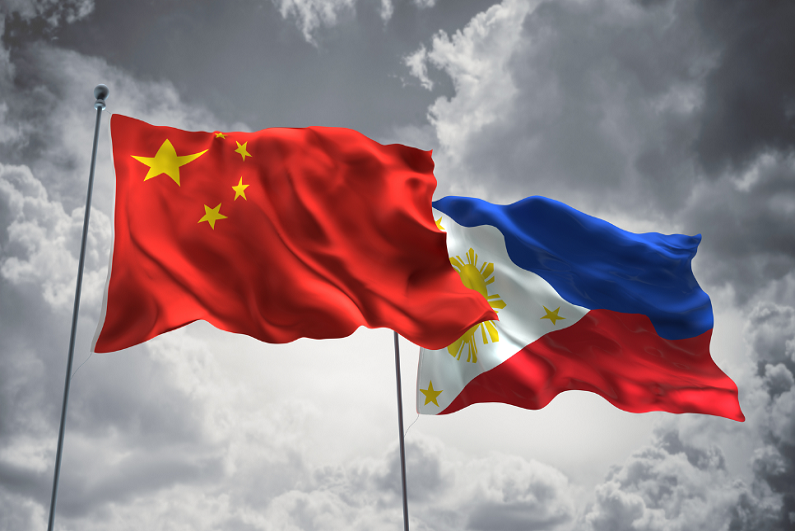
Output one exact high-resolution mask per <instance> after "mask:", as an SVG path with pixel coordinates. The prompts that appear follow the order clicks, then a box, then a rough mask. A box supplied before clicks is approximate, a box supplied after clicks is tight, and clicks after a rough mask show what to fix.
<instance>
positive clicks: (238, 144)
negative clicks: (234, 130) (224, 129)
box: [235, 140, 251, 160]
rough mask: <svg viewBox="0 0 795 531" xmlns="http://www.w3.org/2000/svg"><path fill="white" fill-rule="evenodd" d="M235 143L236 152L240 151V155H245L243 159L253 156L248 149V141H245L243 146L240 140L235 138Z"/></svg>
mask: <svg viewBox="0 0 795 531" xmlns="http://www.w3.org/2000/svg"><path fill="white" fill-rule="evenodd" d="M235 144H237V149H236V150H235V153H240V156H241V157H243V160H246V157H250V156H251V154H250V153H249V152H248V151H246V146H247V145H248V142H243V145H242V146H241V145H240V142H238V141H237V140H235Z"/></svg>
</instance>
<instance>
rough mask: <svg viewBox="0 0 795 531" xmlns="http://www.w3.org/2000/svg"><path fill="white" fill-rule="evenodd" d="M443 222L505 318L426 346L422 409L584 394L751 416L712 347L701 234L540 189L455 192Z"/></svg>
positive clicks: (452, 248)
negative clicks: (585, 208) (610, 213)
mask: <svg viewBox="0 0 795 531" xmlns="http://www.w3.org/2000/svg"><path fill="white" fill-rule="evenodd" d="M434 218H435V219H436V221H437V224H438V225H439V226H440V227H441V228H443V230H445V231H446V233H447V246H448V252H449V254H450V260H451V262H452V264H453V266H454V267H455V268H456V270H457V271H458V272H459V274H460V275H461V278H462V281H463V282H464V284H466V285H467V286H469V287H471V288H473V289H475V290H477V291H479V292H480V293H481V295H483V296H484V297H485V298H486V300H487V301H488V302H489V303H490V305H491V306H492V307H493V308H494V309H495V310H496V311H497V312H498V315H499V318H500V320H499V321H486V322H483V323H479V324H477V325H475V326H473V327H472V328H470V329H469V330H468V331H467V333H466V334H464V335H463V336H462V337H461V338H459V339H457V340H456V341H455V342H453V343H452V344H451V345H449V346H448V347H446V348H443V349H437V350H432V349H425V348H423V349H421V352H420V362H419V370H418V376H417V410H418V412H420V413H424V414H446V413H452V412H454V411H458V410H460V409H462V408H464V407H467V406H469V405H471V404H474V403H479V402H502V403H507V404H511V405H514V406H518V407H522V408H526V409H540V408H542V407H544V406H546V405H547V404H548V403H549V402H550V401H551V400H552V399H553V398H554V397H555V396H557V395H558V394H559V393H561V392H563V391H566V390H583V391H591V392H594V393H597V394H599V395H600V396H602V397H603V398H605V399H606V400H608V401H609V402H610V403H612V404H613V405H615V406H616V407H618V408H620V409H623V410H625V411H630V412H645V411H668V412H672V413H687V412H692V413H705V414H711V415H718V416H723V417H726V418H729V419H734V420H737V421H743V420H744V416H743V414H742V411H741V410H740V405H739V401H738V392H737V386H736V385H735V384H734V382H733V381H732V380H731V379H730V378H729V377H728V376H726V374H724V373H723V371H721V370H720V368H718V366H717V365H716V364H715V362H714V361H713V360H712V358H711V356H710V352H709V346H710V338H711V334H712V328H713V316H712V305H711V302H710V300H709V297H708V296H707V294H706V293H704V291H703V290H702V289H701V288H700V287H699V285H698V283H697V282H696V279H695V277H694V276H693V273H692V270H691V261H692V259H693V258H694V256H695V254H696V251H697V248H698V244H699V242H700V241H701V237H700V236H684V235H679V234H674V235H663V234H658V233H646V234H634V233H630V232H627V231H624V230H622V229H619V228H618V227H615V226H614V225H611V224H610V223H608V222H606V221H603V220H601V219H598V218H595V217H592V216H588V215H586V214H583V213H582V212H579V211H577V210H575V209H573V208H571V207H569V206H567V205H564V204H563V203H560V202H557V201H553V200H550V199H546V198H543V197H530V198H527V199H524V200H522V201H519V202H517V203H514V204H511V205H494V204H491V203H488V202H485V201H481V200H478V199H470V198H463V197H446V198H443V199H441V200H439V201H436V202H435V203H434Z"/></svg>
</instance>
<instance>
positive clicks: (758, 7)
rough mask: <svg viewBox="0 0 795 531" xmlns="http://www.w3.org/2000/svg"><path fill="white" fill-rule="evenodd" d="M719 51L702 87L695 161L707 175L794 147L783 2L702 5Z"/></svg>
mask: <svg viewBox="0 0 795 531" xmlns="http://www.w3.org/2000/svg"><path fill="white" fill-rule="evenodd" d="M698 14H699V17H700V19H701V20H703V21H705V22H706V24H705V30H706V33H707V35H708V36H709V38H710V40H712V41H713V42H715V43H716V45H717V46H718V47H719V48H720V51H721V60H720V62H719V64H718V65H717V66H716V68H714V69H713V70H711V71H710V73H709V75H708V77H707V79H706V83H705V99H704V107H703V111H702V118H701V129H700V131H699V135H698V138H697V140H696V143H695V148H696V150H697V152H698V155H699V160H700V161H701V163H702V164H703V165H704V167H705V168H706V169H707V171H708V172H709V173H710V174H712V175H720V173H721V171H722V170H724V169H725V168H726V167H727V166H728V167H732V168H736V169H742V168H744V167H746V166H747V165H748V164H749V163H753V161H754V160H755V159H756V158H757V157H758V156H759V155H761V154H763V153H765V152H767V151H770V150H776V151H781V152H784V153H790V154H791V153H792V150H793V147H795V72H793V69H792V64H793V63H795V34H793V32H792V31H791V28H792V25H793V23H795V6H793V5H792V4H791V3H787V2H772V3H769V2H753V3H748V2H742V1H737V0H733V1H730V2H719V1H715V0H705V1H702V2H700V9H699V13H698Z"/></svg>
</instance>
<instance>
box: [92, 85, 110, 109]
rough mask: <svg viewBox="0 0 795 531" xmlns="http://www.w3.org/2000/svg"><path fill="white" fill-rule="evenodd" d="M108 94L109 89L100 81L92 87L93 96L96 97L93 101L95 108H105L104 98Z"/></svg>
mask: <svg viewBox="0 0 795 531" xmlns="http://www.w3.org/2000/svg"><path fill="white" fill-rule="evenodd" d="M108 94H110V89H109V88H108V87H107V86H105V85H103V84H102V83H100V84H99V85H97V86H96V87H94V97H95V98H96V99H97V101H96V102H94V108H95V109H104V108H105V100H106V99H107V98H108Z"/></svg>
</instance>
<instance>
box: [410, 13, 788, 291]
mask: <svg viewBox="0 0 795 531" xmlns="http://www.w3.org/2000/svg"><path fill="white" fill-rule="evenodd" d="M765 5H766V4H764V3H755V4H754V5H753V7H751V6H749V5H745V4H743V5H742V6H740V4H733V7H732V9H728V10H724V9H723V8H720V13H717V11H716V10H718V9H719V8H717V7H716V6H717V4H716V3H714V2H709V1H702V2H683V1H675V0H671V1H668V2H653V3H651V2H630V1H619V2H600V1H589V2H579V1H573V0H572V1H567V0H564V1H556V2H540V3H539V2H531V1H529V0H505V1H503V2H502V3H500V4H497V5H495V6H492V7H491V8H489V9H488V10H487V11H484V12H483V13H481V14H479V15H478V16H476V17H474V18H473V19H472V20H471V21H470V22H469V23H468V24H467V26H466V27H465V28H464V29H463V30H461V31H459V32H457V33H455V34H454V35H452V36H448V35H446V34H445V33H443V32H440V33H437V34H436V35H435V36H434V37H433V38H432V39H431V42H430V45H429V46H426V45H425V43H423V44H422V45H421V46H420V47H419V48H417V49H416V50H415V52H413V53H411V54H409V55H408V56H406V57H405V58H404V64H405V65H406V67H407V68H408V70H409V73H410V74H411V75H412V76H413V77H414V78H415V79H417V80H418V81H419V83H420V85H421V86H422V87H424V88H425V89H427V90H433V89H434V84H433V83H432V82H431V78H432V77H433V76H431V70H432V69H436V70H438V71H440V72H442V73H444V74H446V75H447V76H449V78H450V79H451V81H452V83H453V86H454V89H455V93H454V95H453V96H452V97H449V98H448V97H444V96H442V97H439V98H438V99H437V100H436V101H435V102H434V103H433V104H432V105H431V106H430V107H429V109H428V120H429V123H430V125H431V127H432V128H433V130H434V133H435V136H436V138H437V142H438V145H439V148H438V149H436V150H435V151H434V158H435V160H436V163H437V167H436V168H437V169H436V174H437V177H438V178H439V181H440V185H439V195H447V194H449V193H456V194H464V195H475V196H478V197H482V198H484V199H488V200H492V201H495V202H512V201H516V200H518V199H520V198H522V197H526V196H529V195H545V196H548V197H553V198H555V199H559V200H562V201H564V202H566V203H569V204H571V205H572V206H574V207H575V208H579V209H581V210H584V211H586V212H588V213H590V214H593V215H597V216H601V217H604V218H606V219H608V220H610V221H614V222H616V223H618V224H620V225H622V226H623V227H624V228H627V229H629V230H640V231H646V230H650V229H651V230H658V231H661V232H668V233H670V232H684V233H688V234H696V233H701V234H703V236H704V243H703V244H702V249H701V256H704V259H706V260H708V261H709V262H710V263H712V264H713V267H711V268H707V269H708V270H707V272H706V276H705V277H704V278H703V281H704V282H706V283H707V284H708V285H709V284H712V285H727V284H731V285H733V286H734V288H735V294H736V296H737V298H738V301H739V302H741V303H745V302H748V301H749V300H750V299H751V298H752V296H753V295H754V294H755V293H758V292H759V290H761V289H765V287H766V286H769V285H771V283H773V282H789V281H787V280H786V278H787V276H788V275H790V274H791V271H792V270H793V267H794V266H795V252H794V251H793V249H795V241H793V233H792V231H791V230H789V227H791V226H792V225H793V224H794V223H795V207H794V206H793V205H795V180H793V179H792V176H793V175H794V174H795V162H793V161H795V158H793V153H794V152H795V143H793V142H792V141H791V140H792V139H790V137H789V136H788V135H789V133H786V131H791V130H792V128H791V127H790V126H789V125H787V124H789V123H790V122H788V121H787V120H789V118H787V116H789V114H787V113H788V112H789V111H787V109H789V107H787V105H789V103H786V102H789V101H790V100H792V101H795V99H793V97H791V94H795V78H793V77H792V76H791V75H790V74H788V73H784V72H785V71H786V72H790V71H791V70H792V69H787V68H785V67H784V66H783V64H784V62H786V61H787V58H789V55H790V54H791V53H792V52H791V50H795V46H786V45H785V44H786V43H788V42H789V40H791V39H792V37H791V35H790V33H791V32H786V31H785V30H784V29H783V22H782V23H779V22H776V23H775V24H772V25H765V24H756V22H760V21H769V20H772V19H773V18H774V17H780V18H781V20H788V21H790V22H795V15H793V13H792V12H793V10H792V9H790V7H789V6H784V4H781V5H780V6H778V4H777V6H778V7H776V8H770V9H767V8H766V7H765ZM743 14H748V18H743ZM728 28H734V29H732V30H731V31H732V33H728V32H729V31H730V30H728ZM743 28H745V29H743ZM760 28H767V29H765V30H764V31H766V32H767V31H770V32H771V33H770V34H769V35H768V37H766V41H765V42H769V43H771V44H770V46H771V47H774V48H775V49H776V51H775V52H774V51H772V49H771V50H768V52H767V53H770V54H771V55H772V57H773V62H772V63H767V62H766V61H764V60H762V59H761V57H760V56H758V55H757V51H756V49H755V48H754V47H752V46H750V45H747V46H746V44H748V43H749V42H750V39H751V36H755V37H754V39H755V38H756V37H759V36H758V35H757V32H758V31H762V30H761V29H760ZM735 30H736V31H735ZM759 38H761V37H759ZM740 43H744V44H743V45H740ZM766 49H767V48H766ZM752 50H753V51H752ZM758 53H763V52H761V51H760V52H758ZM789 62H791V61H789ZM752 63H753V67H752ZM776 65H778V66H776ZM746 67H747V68H746ZM745 74H747V75H746V76H745V77H743V76H744V75H745ZM768 81H769V83H770V84H771V86H772V87H773V90H774V95H773V98H772V100H770V99H768V98H766V97H765V96H764V94H763V91H764V89H761V88H759V87H766V86H767V84H768ZM744 86H748V87H749V90H747V91H745V92H742V94H743V96H742V101H743V102H746V103H744V104H743V107H742V108H743V109H757V108H758V109H759V110H760V112H761V113H762V114H760V115H759V116H758V117H750V116H749V117H748V120H747V121H745V120H743V119H740V118H738V117H737V113H736V112H733V111H732V109H734V108H736V106H735V105H734V103H733V102H736V100H737V97H736V94H735V92H736V91H738V90H739V91H743V90H745V89H743V88H742V87H744ZM730 107H731V108H730ZM744 112H745V111H742V113H744ZM749 112H750V111H749ZM754 112H755V111H754ZM768 114H776V118H775V119H771V120H770V121H769V125H770V127H772V129H770V130H768V129H765V128H764V127H762V125H761V124H763V123H768V121H766V120H760V118H759V117H760V116H767V115H768ZM743 116H745V115H744V114H743ZM793 116H795V115H793ZM727 120H730V121H727ZM746 123H748V124H750V128H749V127H747V126H746ZM775 124H778V125H775ZM765 127H767V126H765ZM787 128H788V129H787ZM785 130H786V131H785ZM776 131H777V132H776ZM746 137H747V138H746ZM732 139H733V140H732ZM736 143H742V144H743V145H744V146H748V150H745V148H743V150H739V149H735V144H736ZM751 146H753V147H751ZM636 227H637V229H636ZM700 259H701V258H700Z"/></svg>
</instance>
